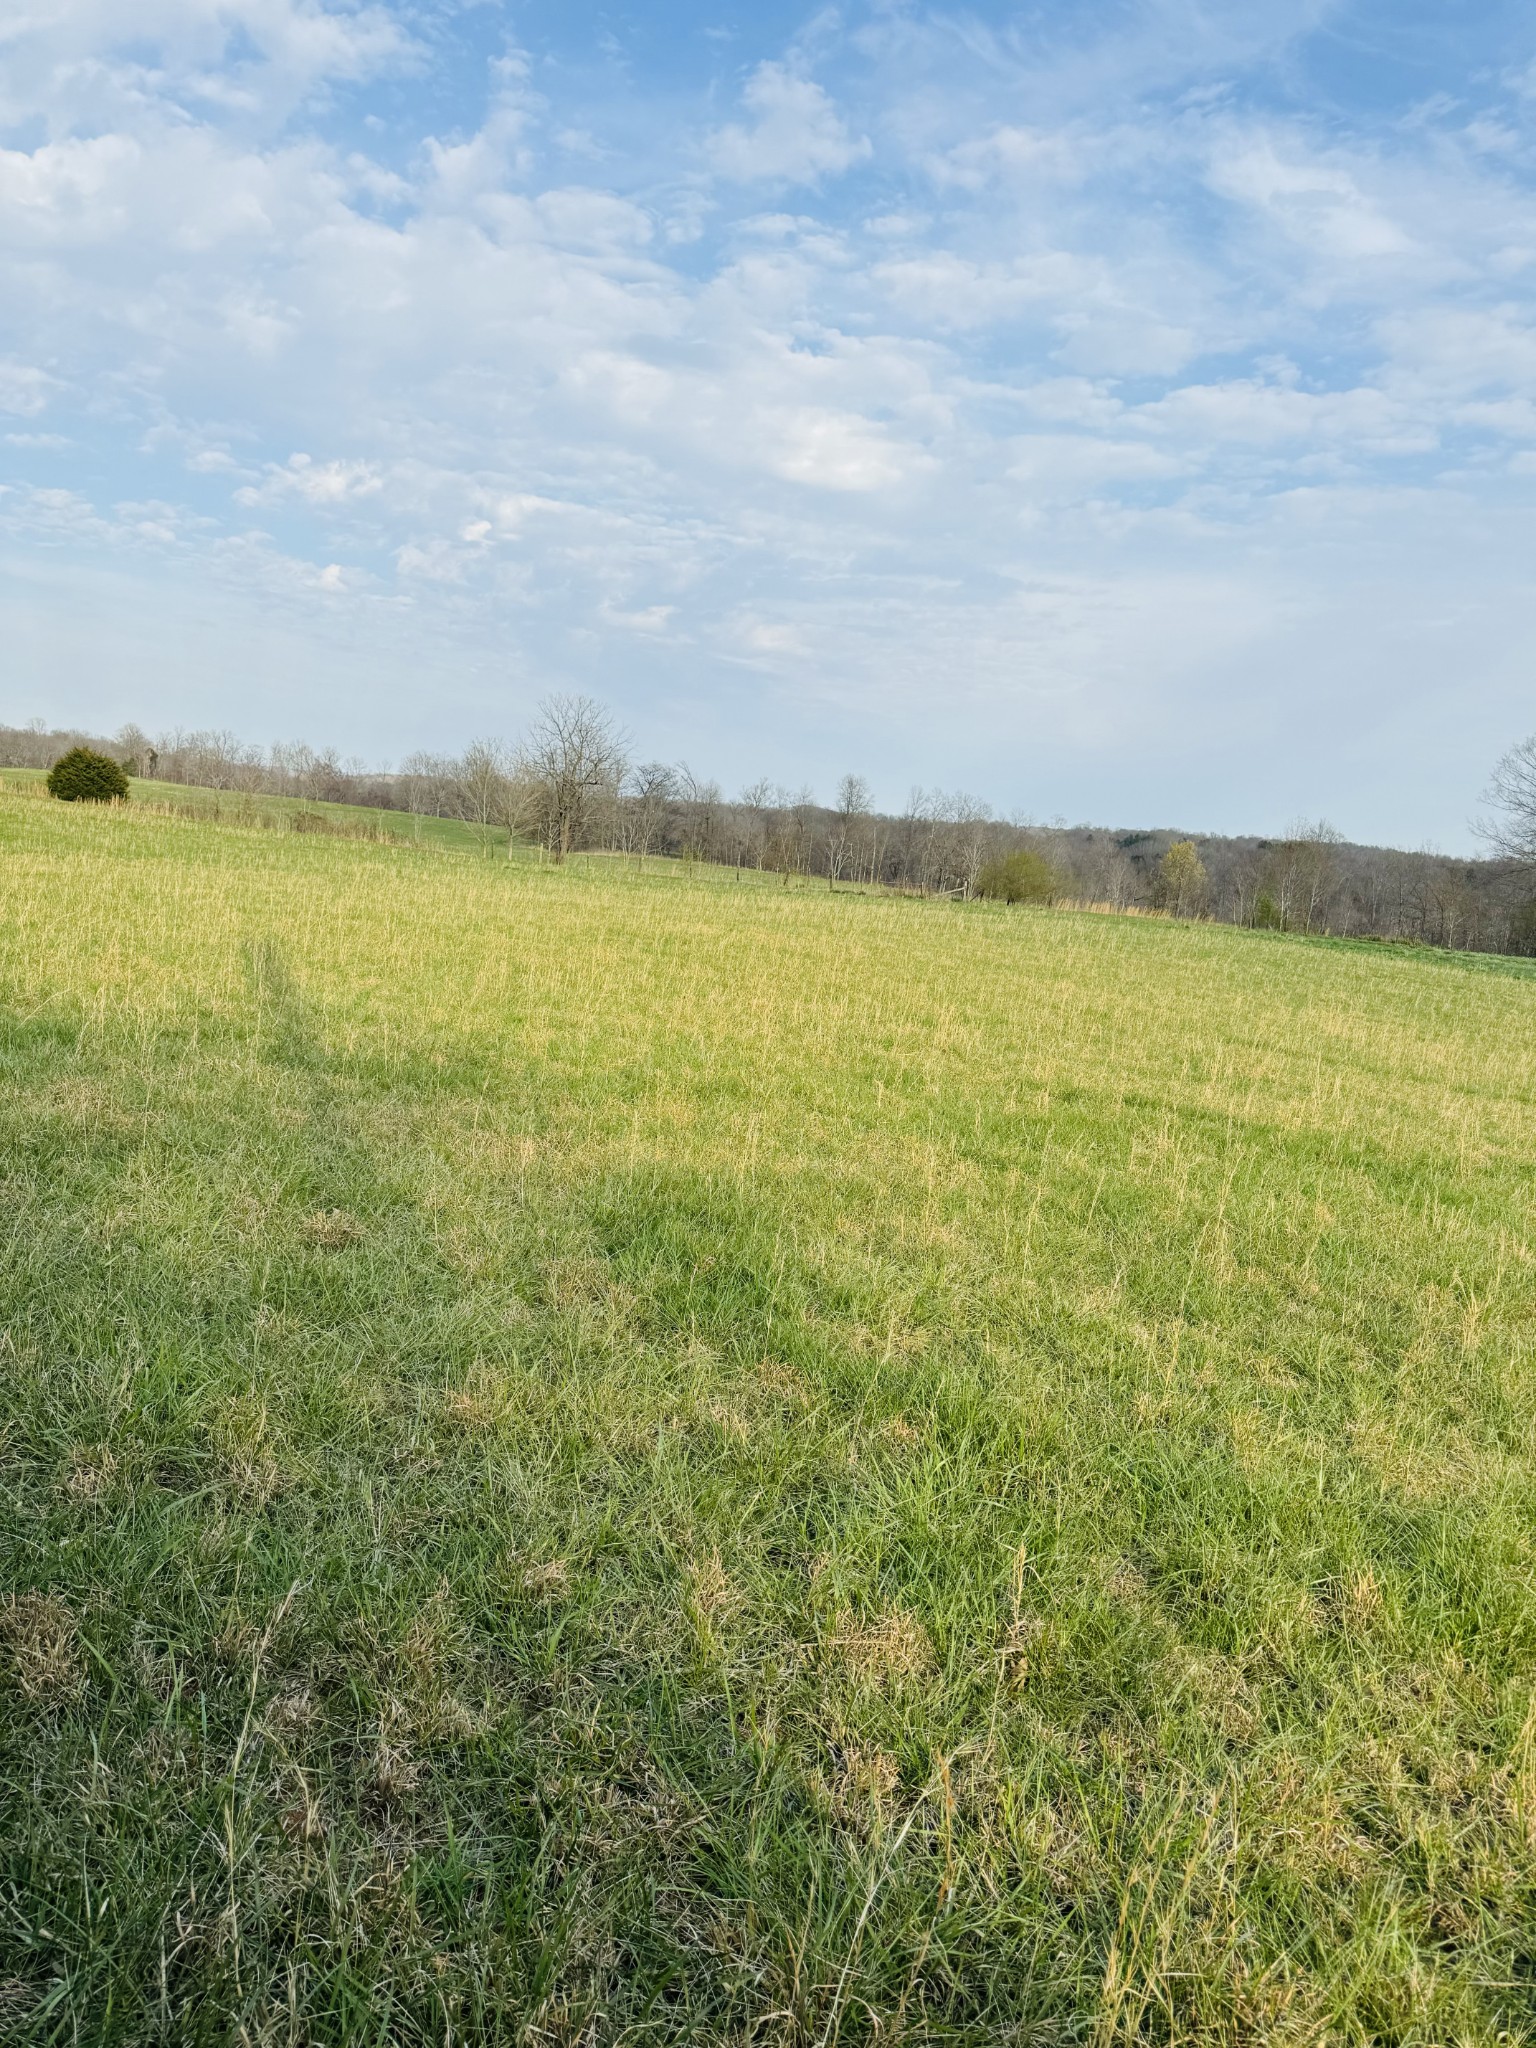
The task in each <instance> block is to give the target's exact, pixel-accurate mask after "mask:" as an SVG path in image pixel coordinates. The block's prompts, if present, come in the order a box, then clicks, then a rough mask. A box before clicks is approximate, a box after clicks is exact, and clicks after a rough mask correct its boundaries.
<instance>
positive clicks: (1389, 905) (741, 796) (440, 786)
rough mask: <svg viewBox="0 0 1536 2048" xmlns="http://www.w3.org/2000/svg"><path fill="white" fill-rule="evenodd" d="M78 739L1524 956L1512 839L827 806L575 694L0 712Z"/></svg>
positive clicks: (217, 771) (550, 826)
mask: <svg viewBox="0 0 1536 2048" xmlns="http://www.w3.org/2000/svg"><path fill="white" fill-rule="evenodd" d="M78 745H84V746H89V747H91V748H94V749H96V750H98V751H101V752H104V753H108V754H110V755H112V756H113V757H114V758H116V759H118V760H120V761H121V762H122V763H123V765H124V766H125V767H126V768H127V769H128V771H129V773H130V774H133V775H137V776H141V777H147V778H152V779H154V780H158V781H161V782H168V783H179V784H184V785H188V786H192V787H197V788H203V789H212V790H217V791H229V792H231V793H233V794H246V795H271V796H283V797H290V798H297V799H299V800H301V801H307V802H310V803H345V804H355V805H367V806H372V807H376V808H379V809H385V810H395V811H401V812H405V813H416V814H418V815H422V816H429V817H439V818H455V819H459V820H462V821H464V822H466V823H468V824H471V825H476V826H480V827H482V828H484V829H485V831H486V834H487V841H488V843H489V839H490V836H491V834H492V833H500V832H503V831H504V832H507V833H510V834H511V835H512V836H513V837H515V838H524V839H530V840H534V841H537V842H540V843H543V844H544V845H546V846H547V847H548V848H549V850H550V852H551V853H552V855H553V856H554V857H555V858H557V859H558V858H562V857H563V856H564V855H565V853H567V852H570V851H575V850H582V849H585V850H600V851H611V852H616V853H621V854H627V855H630V856H632V857H635V858H638V859H641V860H643V859H645V858H647V857H650V856H653V855H655V856H670V857H673V858H680V859H684V860H699V861H709V862H713V863H717V864H720V865H725V866H735V867H751V868H757V869H762V870H765V871H768V872H773V873H782V874H783V875H785V876H786V877H789V876H795V875H799V876H805V877H822V878H824V879H826V880H827V881H828V883H829V884H831V885H833V886H836V885H838V884H843V885H851V884H863V885H866V886H874V887H884V888H891V889H898V890H905V891H910V892H912V893H916V894H924V895H952V896H961V897H965V896H972V895H976V894H1001V893H1007V892H1005V891H1004V889H1003V888H1001V887H1000V886H999V885H998V880H997V878H998V877H999V876H1000V875H1004V874H1007V873H1010V872H1012V873H1015V874H1017V873H1020V872H1022V873H1025V874H1027V876H1028V877H1029V880H1028V885H1027V887H1025V888H1024V889H1023V890H1022V892H1021V893H1023V894H1024V895H1026V896H1027V897H1029V898H1031V899H1033V900H1049V901H1054V902H1060V903H1063V904H1076V905H1081V906H1086V905H1093V906H1098V907H1103V908H1106V909H1113V910H1121V911H1136V910H1146V911H1162V912H1167V913H1171V914H1173V915H1176V916H1182V917H1205V918H1212V919H1215V920H1217V921H1219V922H1222V923H1228V924H1239V925H1257V926H1263V927H1269V928H1272V929H1276V930H1283V931H1296V932H1308V933H1330V934H1334V935H1336V936H1345V937H1357V938H1372V939H1380V940H1388V941H1397V942H1402V943H1410V944H1417V945H1429V946H1440V947H1447V948H1452V949H1455V950H1459V951H1479V952H1494V953H1513V954H1522V955H1532V954H1536V876H1533V874H1532V872H1531V869H1530V866H1529V864H1528V863H1527V862H1525V861H1523V860H1521V859H1518V858H1512V857H1510V856H1509V855H1508V854H1507V853H1496V854H1495V855H1494V856H1492V857H1489V858H1486V859H1469V858H1467V857H1464V856H1454V855H1447V854H1443V853H1439V852H1436V851H1434V850H1431V849H1423V850H1419V851H1410V850H1407V849H1402V848H1393V847H1378V846H1362V845H1357V844H1354V843H1353V842H1351V841H1348V840H1346V839H1345V838H1343V836H1342V835H1341V834H1340V833H1338V832H1337V831H1336V830H1334V828H1333V827H1332V826H1330V825H1329V824H1328V823H1327V822H1326V821H1324V820H1317V821H1299V822H1297V823H1296V824H1295V825H1293V826H1292V827H1291V828H1290V829H1289V830H1288V831H1287V832H1286V833H1285V834H1284V835H1283V836H1280V837H1277V838H1264V837H1261V836H1258V835H1247V836H1240V837H1232V836H1227V835H1222V834H1213V833H1200V832H1191V831H1187V830H1181V829H1174V828H1169V827H1161V828H1139V829H1112V828H1106V827H1102V826H1096V825H1088V824H1068V823H1066V822H1065V821H1064V820H1060V819H1057V820H1053V821H1051V822H1049V823H1042V822H1039V821H1036V820H1033V819H1029V818H1025V817H1020V816H1015V817H1013V818H1002V817H998V816H997V815H995V814H994V813H993V811H992V810H991V809H990V808H989V807H988V806H987V805H986V804H984V803H981V802H979V801H978V800H976V799H974V798H972V797H969V796H967V795H964V794H962V793H947V792H944V791H941V790H929V789H922V788H914V789H913V790H912V792H911V794H910V797H909V799H908V802H907V804H906V805H905V806H904V808H903V809H902V810H901V811H900V812H899V813H894V812H887V811H880V810H877V809H876V808H875V806H874V804H873V801H872V798H871V795H870V792H869V789H868V786H867V784H866V783H865V782H864V781H863V779H862V778H861V777H859V776H857V775H847V776H844V777H843V778H842V781H841V783H840V785H839V788H838V791H837V794H836V796H835V798H834V800H833V802H832V803H830V804H826V803H818V802H817V801H816V800H815V798H814V797H813V795H812V794H811V792H810V791H809V790H805V789H802V790H789V789H785V788H783V787H781V786H778V785H775V784H772V783H770V782H768V781H766V780H764V781H759V782H757V783H755V784H752V785H750V786H748V787H747V788H745V789H743V790H741V791H740V792H738V793H737V794H736V795H735V796H727V795H726V794H725V793H724V791H723V790H722V788H721V787H720V785H719V784H718V783H717V782H715V781H713V780H710V779H708V778H705V777H702V776H700V775H698V774H696V773H695V772H694V771H693V770H692V769H690V768H689V767H688V766H687V765H686V764H675V765H674V764H671V763H664V762H657V761H648V762H638V763H637V762H635V761H634V760H632V759H631V757H630V750H629V748H628V746H627V744H626V742H625V736H624V735H623V734H622V733H620V732H619V730H618V728H617V727H616V726H615V725H614V723H613V721H612V719H611V717H610V716H609V715H608V714H607V713H606V712H605V711H604V710H603V709H602V707H601V706H598V705H595V704H593V703H591V702H590V700H586V699H581V698H558V699H553V700H550V701H549V702H548V703H547V704H546V705H545V706H543V707H542V708H541V711H540V714H539V718H538V721H537V722H536V724H535V726H534V728H533V730H532V732H531V734H530V736H529V738H528V740H526V741H524V742H522V743H520V744H519V745H516V746H508V745H506V744H504V743H502V742H499V741H495V740H482V741H477V742H475V743H474V744H472V745H471V746H470V747H468V748H466V750H465V751H464V753H463V754H461V755H453V756H449V755H436V754H426V753H418V754H415V755H412V756H410V757H408V758H407V759H406V760H405V761H403V762H402V763H401V764H400V766H399V768H398V769H395V770H392V771H382V770H377V769H371V768H368V767H366V766H364V765H363V764H361V763H360V762H356V761H350V760H343V759H342V758H341V757H339V756H338V755H337V754H336V753H335V752H334V751H317V750H316V749H315V748H313V747H310V746H308V745H305V744H304V743H302V742H299V743H294V744H288V745H277V746H272V747H269V748H262V747H258V746H255V745H251V744H249V743H246V742H243V741H241V740H239V739H238V738H236V737H235V736H234V735H233V734H230V733H227V732H213V731H206V732H175V733H171V734H167V735H164V736H162V737H160V738H158V739H154V740H152V739H151V738H150V737H149V736H148V735H147V734H146V733H145V732H143V731H142V730H141V729H140V728H138V727H137V726H127V727H125V728H124V729H123V730H122V731H120V732H119V733H117V734H116V735H115V736H113V737H112V738H110V739H107V738H104V737H102V736H100V735H92V734H88V733H81V732H77V731H73V730H57V729H48V728H46V727H44V726H43V725H42V724H41V722H36V723H34V724H32V725H29V726H21V727H17V726H0V767H16V768H46V767H48V766H50V765H51V763H52V762H53V761H55V760H56V759H57V758H58V757H59V755H60V754H61V753H63V752H65V751H66V750H67V749H69V748H70V747H73V746H78ZM1020 856H1026V857H1027V859H1026V860H1025V861H1024V862H1023V863H1022V864H1021V862H1020V860H1019V857H1020ZM1010 863H1011V865H1010Z"/></svg>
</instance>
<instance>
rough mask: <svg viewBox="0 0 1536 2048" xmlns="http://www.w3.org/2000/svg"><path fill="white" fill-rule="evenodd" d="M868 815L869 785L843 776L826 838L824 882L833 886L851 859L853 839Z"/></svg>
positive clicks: (853, 776)
mask: <svg viewBox="0 0 1536 2048" xmlns="http://www.w3.org/2000/svg"><path fill="white" fill-rule="evenodd" d="M869 813H870V796H869V784H868V783H867V782H866V781H865V780H864V778H863V776H862V775H845V776H844V777H843V779H842V781H841V782H840V783H839V784H838V785H837V808H836V810H835V811H834V812H833V816H832V829H831V831H830V832H829V833H828V835H827V883H828V886H829V887H834V888H835V887H836V885H837V883H838V882H840V881H841V880H842V877H843V872H844V870H845V868H846V867H847V866H848V864H849V862H850V861H851V860H852V859H853V857H854V847H855V843H856V837H857V834H858V833H859V831H860V830H861V828H862V827H863V825H864V822H865V820H866V819H867V818H868V816H869Z"/></svg>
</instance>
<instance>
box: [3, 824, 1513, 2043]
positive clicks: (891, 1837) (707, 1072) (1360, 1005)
mask: <svg viewBox="0 0 1536 2048" xmlns="http://www.w3.org/2000/svg"><path fill="white" fill-rule="evenodd" d="M0 896H3V903H0V1132H3V1138H0V1142H3V1154H0V1248H3V1249H0V1372H3V1374H4V1383H5V1388H6V1402H5V1409H4V1431H3V1436H0V1483H3V1490H0V1587H3V1588H4V1589H5V1591H4V1595H3V1599H4V1604H3V1606H0V2034H3V2037H4V2039H5V2040H6V2042H7V2044H8V2048H9V2044H28V2048H30V2044H35V2043H43V2042H49V2043H52V2042H58V2043H64V2042H71V2043H74V2042H83V2043H90V2044H93V2048H94V2044H97V2043H103V2044H116V2043H140V2042H145V2043H147V2042H170V2041H174V2042H199V2043H201V2042H207V2043H225V2042H229V2043H242V2044H255V2043H270V2044H278V2043H283V2044H287V2043H295V2044H297V2043H307V2044H309V2043H313V2044H321V2043H339V2042H346V2043H359V2044H361V2043H368V2044H383V2043H417V2042H420V2043H426V2042H434V2043H447V2042H454V2043H461V2044H466V2043H482V2042H484V2043H502V2042H506V2043H514V2042H516V2043H528V2044H535V2043H537V2044H544V2043H570V2044H575V2043H578V2042H579V2043H583V2044H594V2043H616V2042H624V2043H642V2042H646V2043H650V2042H655V2043H660V2042H679V2041H690V2042H699V2043H720V2044H725V2043H733V2044H735V2043H746V2042H759V2043H785V2044H788V2043H800V2044H805V2048H811V2044H816V2048H831V2044H833V2043H838V2042H841V2043H845V2044H847V2043H854V2042H880V2043H893V2042H897V2041H902V2042H909V2043H916V2042H949V2043H961V2042H964V2043H974V2044H978V2048H979V2044H982V2043H988V2044H990V2043H1000V2042H1002V2043H1014V2044H1018V2048H1024V2044H1029V2048H1037V2044H1048V2043H1062V2044H1065V2043H1078V2042H1083V2043H1099V2044H1107V2043H1131V2042H1138V2043H1139V2042H1147V2043H1152V2042H1157V2043H1165V2044H1172V2043H1187V2044H1194V2043H1216V2042H1223V2043H1233V2044H1237V2043H1255V2042H1284V2043H1303V2042H1305V2043H1317V2044H1324V2043H1328V2044H1334V2043H1361V2044H1364V2043H1379V2044H1384V2048H1385V2044H1393V2048H1410V2044H1424V2048H1429V2044H1444V2043H1461V2044H1471V2043H1479V2044H1481V2043H1487V2044H1490V2048H1492V2044H1494V2043H1496V2042H1505V2043H1516V2042H1528V2041H1531V2040H1536V1931H1533V1930H1536V1695H1533V1680H1536V1557H1533V1542H1532V1535H1533V1518H1536V1469H1533V1464H1532V1452H1533V1448H1536V1443H1533V1416H1536V1376H1533V1363H1536V1262H1533V1251H1532V1224H1533V1211H1536V1196H1533V1182H1532V1177H1531V1160H1532V1158H1533V1155H1536V1031H1533V1029H1532V1022H1533V999H1536V988H1533V985H1532V981H1531V978H1530V976H1529V975H1528V974H1489V973H1475V972H1467V971H1464V970H1462V969H1460V968H1458V967H1457V966H1455V965H1454V964H1450V965H1447V964H1444V963H1441V962H1437V961H1426V960H1419V959H1411V958H1404V957H1400V956H1398V955H1396V954H1395V953H1393V952H1392V951H1390V950H1389V949H1385V948H1376V949H1371V948H1349V947H1343V946H1329V945H1326V944H1301V943H1294V942H1285V943H1276V942H1273V941H1271V940H1269V939H1268V938H1266V937H1264V936H1262V935H1257V934H1247V933H1242V932H1234V931H1231V930H1227V929H1221V928H1217V927H1212V926H1205V925H1191V926H1175V925H1170V924H1166V923H1161V922H1156V921H1152V920H1147V919H1116V918H1109V917H1094V916H1070V915H1065V914H1052V913H1049V912H1030V911H1013V912H1008V911H1004V910H1002V909H1000V908H995V907H992V906H985V905H978V906H970V907H963V906H958V905H949V904H932V903H928V904H924V903H919V902H911V901H904V900H901V899H897V898H890V897H879V896H869V897H863V896H858V897H855V896H849V895H831V894H829V893H828V892H827V891H825V890H807V891H799V890H787V889H784V888H782V887H747V886H743V885H742V884H740V883H739V882H737V881H736V880H735V879H734V878H731V877H723V876H714V875H709V874H707V873H701V874H697V875H695V876H694V877H693V878H692V879H691V880H689V881H687V882H686V883H685V882H682V881H679V880H678V879H677V878H676V877H675V876H673V875H671V874H668V873H663V872H660V871H649V870H648V871H647V872H644V873H634V872H632V871H629V870H626V869H625V868H623V867H622V866H621V865H619V864H616V863H613V862H606V863H604V862H592V863H588V864H587V865H586V866H585V867H582V866H572V867H570V868H567V869H565V870H559V869H553V868H547V867H539V866H537V865H535V864H534V863H532V862H531V861H529V862H508V861H506V860H500V861H495V860H483V859H482V860H469V859H453V860H449V859H444V858H441V857H440V855H439V853H438V852H437V851H435V850H434V849H432V848H429V847H422V848H420V849H417V848H413V847H412V846H410V845H403V846H402V845H390V844H382V843H377V844H376V843H370V842H365V841H362V840H347V839H339V838H338V839H327V838H321V837H318V836H312V835H307V834H297V833H289V832H284V833H277V832H272V831H262V830H257V829H252V828H249V827H248V828H241V827H239V826H236V825H232V824H230V823H228V822H217V823H215V822H209V821H206V820H205V821H198V820H194V819H189V818H184V817H171V816H161V815H154V814H151V813H149V812H147V811H145V809H144V808H143V807H142V805H141V806H140V807H139V808H138V809H137V810H136V809H135V807H134V806H133V805H130V806H128V807H126V808H125V809H123V810H112V811H103V810H95V809H88V808H86V807H84V806H79V807H68V808H66V807H64V806H58V805H50V804H43V803H39V802H36V801H34V800H32V799H30V798H28V797H26V796H25V795H24V794H21V793H19V792H17V791H16V790H14V789H11V790H0Z"/></svg>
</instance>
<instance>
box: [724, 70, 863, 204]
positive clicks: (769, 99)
mask: <svg viewBox="0 0 1536 2048" xmlns="http://www.w3.org/2000/svg"><path fill="white" fill-rule="evenodd" d="M741 101H742V105H743V107H744V108H745V109H746V111H747V113H748V115H749V116H751V120H750V122H749V123H734V124H732V125H731V126H729V127H725V128H719V129H716V131H715V132H714V134H713V135H711V136H710V138H709V143H708V156H709V161H710V164H711V166H712V167H713V169H714V170H715V171H716V172H717V173H718V174H719V175H720V176H721V177H722V178H730V179H733V180H734V181H735V182H737V183H738V184H752V183H755V182H758V181H766V182H772V183H775V184H787V185H801V184H811V183H813V182H814V181H815V180H816V179H818V178H821V177H826V176H835V175H836V174H837V173H839V172H841V171H846V170H847V169H848V168H849V167H850V165H852V164H856V163H860V162H863V161H864V160H865V159H866V158H867V157H869V156H870V155H871V154H872V151H871V146H870V143H869V139H868V137H866V136H853V135H851V134H850V133H849V131H848V129H847V127H846V126H845V124H844V122H843V120H842V117H841V116H840V115H839V113H838V111H837V108H836V107H835V106H834V105H833V103H832V101H831V100H830V99H829V98H828V97H827V94H826V93H825V92H824V91H823V89H822V88H821V87H820V86H819V85H818V84H817V83H816V82H815V80H814V79H810V78H804V77H802V76H800V75H799V74H798V73H797V72H795V71H792V70H791V69H790V68H789V67H788V65H785V64H772V63H769V64H760V65H759V66H758V68H757V70H756V71H755V72H754V73H753V74H752V76H751V78H750V79H748V81H747V83H746V86H745V87H744V89H743V91H742V95H741Z"/></svg>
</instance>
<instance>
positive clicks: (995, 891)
mask: <svg viewBox="0 0 1536 2048" xmlns="http://www.w3.org/2000/svg"><path fill="white" fill-rule="evenodd" d="M1059 886H1060V885H1059V883H1058V882H1057V879H1056V873H1055V870H1054V869H1053V868H1052V866H1051V864H1050V862H1049V861H1048V860H1046V859H1045V858H1044V857H1043V855H1041V854H1038V853H1033V852H1031V850H1030V849H1029V848H1028V847H1027V846H1021V847H1019V848H1018V849H1017V850H1016V851H1015V852H1013V853H1005V854H1004V855H1003V856H1002V857H1001V859H999V860H994V861H989V862H988V863H987V865H986V866H985V867H984V868H983V869H982V871H981V873H980V874H979V875H978V876H977V877H976V894H977V895H978V896H993V897H996V898H997V899H998V900H999V901H1000V902H1003V903H1054V902H1055V901H1056V892H1057V889H1058V888H1059Z"/></svg>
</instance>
